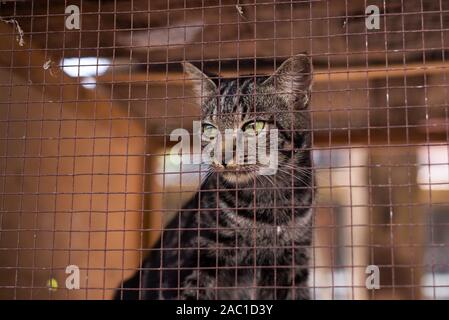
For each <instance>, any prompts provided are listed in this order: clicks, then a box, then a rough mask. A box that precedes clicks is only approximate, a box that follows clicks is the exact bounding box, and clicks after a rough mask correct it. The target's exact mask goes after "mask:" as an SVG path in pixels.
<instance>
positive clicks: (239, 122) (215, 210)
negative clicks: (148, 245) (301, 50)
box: [116, 54, 314, 299]
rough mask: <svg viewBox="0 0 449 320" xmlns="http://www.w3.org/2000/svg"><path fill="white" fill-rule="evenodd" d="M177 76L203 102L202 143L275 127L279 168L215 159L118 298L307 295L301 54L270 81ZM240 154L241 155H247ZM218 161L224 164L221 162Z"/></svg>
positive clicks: (308, 192)
mask: <svg viewBox="0 0 449 320" xmlns="http://www.w3.org/2000/svg"><path fill="white" fill-rule="evenodd" d="M184 70H185V72H186V74H187V75H188V76H189V78H191V79H197V80H198V79H200V80H199V81H193V83H194V86H195V89H196V92H197V93H198V96H202V99H201V100H202V101H201V103H200V104H201V107H202V131H203V132H202V137H203V142H204V140H206V142H210V140H213V139H214V138H215V137H216V135H217V134H219V133H223V132H224V130H225V129H235V128H237V129H241V130H242V131H243V132H245V133H246V134H248V136H256V135H262V134H265V135H269V130H270V129H277V130H278V168H277V171H276V173H275V174H273V175H261V174H259V173H260V170H259V169H260V168H261V167H262V166H263V165H261V164H260V163H257V162H256V163H255V164H254V163H253V164H241V163H240V164H239V163H237V162H236V161H235V159H232V158H228V159H227V160H222V161H215V160H213V161H212V163H211V164H210V172H209V174H208V175H207V178H206V179H205V180H204V182H203V183H202V184H201V187H200V190H199V191H198V192H197V193H196V195H195V196H194V197H193V198H192V199H191V200H190V201H189V202H188V203H187V204H186V205H185V206H184V207H183V209H182V210H181V211H180V212H178V214H177V216H176V217H175V218H174V219H173V220H172V221H171V222H170V223H169V224H168V225H167V226H166V228H165V229H164V231H163V232H162V235H161V238H160V240H159V242H158V244H157V245H156V246H155V248H154V249H152V250H151V254H150V255H149V256H148V257H147V258H146V260H145V261H144V262H143V265H142V268H141V269H140V270H139V271H137V272H136V274H135V275H134V276H133V277H132V278H131V279H129V280H127V281H125V282H124V283H123V284H122V286H121V287H120V289H119V290H118V291H117V293H116V298H117V299H309V298H310V296H309V289H308V288H307V280H308V262H309V252H308V251H309V246H310V244H311V238H312V209H311V204H312V201H313V193H314V190H313V184H314V183H313V182H314V181H313V177H312V168H311V167H312V166H311V151H310V145H311V137H310V114H309V111H308V105H309V101H310V87H311V83H312V65H311V62H310V60H309V58H308V57H307V55H305V54H300V55H296V56H293V57H291V58H290V59H288V60H286V61H285V62H284V63H283V64H282V65H281V66H280V67H279V68H278V69H277V70H276V71H275V73H274V74H273V75H271V76H257V77H256V76H249V77H240V78H238V79H226V78H216V79H214V80H213V79H212V78H211V77H209V76H207V75H206V74H204V73H203V72H202V71H200V70H199V69H197V68H196V67H195V66H193V65H192V64H190V63H184ZM248 157H249V155H248V154H245V156H244V158H245V159H247V158H248ZM223 159H224V158H223Z"/></svg>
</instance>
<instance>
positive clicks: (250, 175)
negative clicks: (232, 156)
mask: <svg viewBox="0 0 449 320" xmlns="http://www.w3.org/2000/svg"><path fill="white" fill-rule="evenodd" d="M212 169H213V170H214V171H215V172H217V173H220V175H221V176H222V177H223V179H225V180H227V181H228V182H231V183H234V184H235V183H246V182H249V181H252V180H253V179H254V178H255V177H256V175H257V172H258V171H259V167H258V166H257V165H239V166H232V165H231V166H225V165H222V164H212Z"/></svg>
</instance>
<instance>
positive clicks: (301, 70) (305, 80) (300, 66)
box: [263, 54, 313, 109]
mask: <svg viewBox="0 0 449 320" xmlns="http://www.w3.org/2000/svg"><path fill="white" fill-rule="evenodd" d="M312 69H313V68H312V63H311V61H310V58H309V57H308V56H307V55H305V54H298V55H296V56H293V57H291V58H289V59H288V60H286V61H284V62H283V63H282V64H281V66H280V67H279V68H278V69H277V70H276V72H275V73H274V74H273V75H272V76H271V77H269V78H268V79H267V80H265V81H264V83H263V85H269V86H271V87H273V88H274V90H275V92H276V93H277V94H280V95H281V96H282V97H283V98H284V99H286V101H287V103H288V104H289V105H293V106H294V107H295V108H298V109H301V108H307V106H308V104H309V100H310V89H311V86H312Z"/></svg>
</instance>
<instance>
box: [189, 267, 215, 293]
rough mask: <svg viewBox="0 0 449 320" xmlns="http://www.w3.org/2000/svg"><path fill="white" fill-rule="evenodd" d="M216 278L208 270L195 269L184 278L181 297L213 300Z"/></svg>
mask: <svg viewBox="0 0 449 320" xmlns="http://www.w3.org/2000/svg"><path fill="white" fill-rule="evenodd" d="M215 287H216V279H215V277H213V276H212V275H211V274H208V272H207V270H195V271H194V272H193V273H191V274H190V275H189V276H187V277H186V278H185V280H184V284H183V291H182V294H181V299H186V300H212V299H215V298H216V295H215Z"/></svg>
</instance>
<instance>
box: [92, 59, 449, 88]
mask: <svg viewBox="0 0 449 320" xmlns="http://www.w3.org/2000/svg"><path fill="white" fill-rule="evenodd" d="M122 67H123V66H122ZM114 69H115V71H113V72H108V73H106V74H104V75H102V76H99V77H97V83H100V84H101V83H104V84H111V83H132V84H139V83H141V84H147V83H164V84H165V83H167V82H168V83H170V84H175V85H182V84H183V83H188V82H189V79H188V78H186V75H185V74H184V73H183V72H181V71H170V72H168V73H167V72H164V71H160V70H161V69H160V68H157V70H156V71H151V68H150V71H149V72H143V71H139V70H131V72H130V71H129V70H127V71H126V72H124V71H119V72H118V71H117V70H123V69H126V68H121V69H117V68H116V67H114ZM448 71H449V63H443V62H431V63H426V64H421V63H413V64H407V65H391V66H388V67H386V66H376V67H356V68H331V69H323V68H317V69H315V71H314V83H315V84H317V83H328V82H334V81H347V82H350V81H368V80H374V79H385V78H397V77H413V76H419V75H435V74H442V73H446V72H448ZM210 72H212V73H218V70H215V69H212V70H210ZM257 72H258V74H259V75H267V74H271V73H273V68H266V67H264V68H258V70H257ZM253 73H254V69H241V70H240V71H239V73H237V72H236V70H222V72H220V76H222V77H226V78H227V77H236V76H237V75H238V74H240V75H249V74H253Z"/></svg>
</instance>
